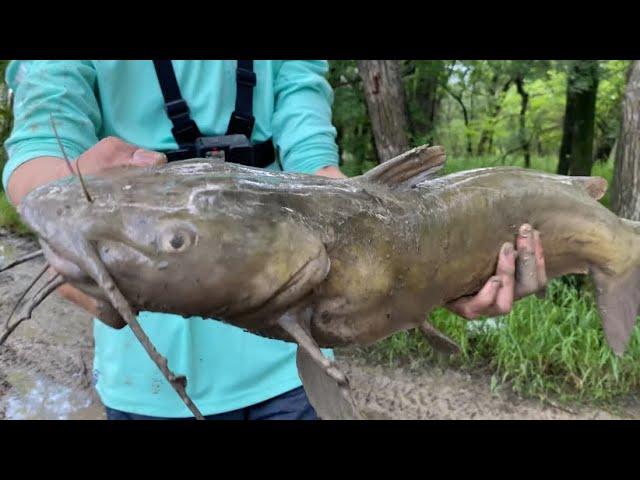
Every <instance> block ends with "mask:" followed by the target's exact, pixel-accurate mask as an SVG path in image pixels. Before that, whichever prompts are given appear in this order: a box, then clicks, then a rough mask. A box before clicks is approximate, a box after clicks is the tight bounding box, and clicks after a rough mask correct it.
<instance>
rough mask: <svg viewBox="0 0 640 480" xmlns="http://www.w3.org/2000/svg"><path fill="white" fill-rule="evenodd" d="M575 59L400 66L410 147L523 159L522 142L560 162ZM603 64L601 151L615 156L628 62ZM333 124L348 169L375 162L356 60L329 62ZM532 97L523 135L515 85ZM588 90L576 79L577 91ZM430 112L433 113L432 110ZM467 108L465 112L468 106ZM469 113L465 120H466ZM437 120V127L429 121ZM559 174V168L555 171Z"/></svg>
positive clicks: (599, 118) (598, 132)
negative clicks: (569, 75) (426, 146)
mask: <svg viewBox="0 0 640 480" xmlns="http://www.w3.org/2000/svg"><path fill="white" fill-rule="evenodd" d="M575 63H576V62H572V61H538V60H518V61H516V60H513V61H494V60H471V61H461V60H438V61H435V60H430V61H426V60H420V61H414V60H411V61H405V62H403V78H404V87H405V94H406V95H405V96H406V101H407V111H408V114H409V123H410V125H411V132H409V133H410V139H411V141H412V144H413V145H420V144H424V143H432V144H439V145H443V146H444V147H445V148H446V149H447V152H448V154H449V155H451V156H456V157H459V156H465V155H469V154H468V153H467V151H468V150H470V151H471V155H472V156H475V157H477V156H479V155H489V156H492V157H496V156H497V157H499V158H500V157H503V156H504V157H505V158H506V159H507V160H506V161H507V164H508V163H509V162H519V161H520V158H521V157H522V154H523V151H522V144H523V138H522V135H523V134H524V140H526V141H528V142H529V144H530V148H531V153H532V154H533V155H537V156H549V157H554V156H555V157H557V155H558V151H559V148H560V142H561V139H562V128H563V118H564V110H565V100H566V93H567V92H566V90H567V73H568V72H569V71H571V69H572V68H574V67H575ZM598 63H599V72H600V83H599V87H598V88H599V92H598V98H597V105H596V112H597V113H596V126H597V128H596V147H595V149H594V151H595V152H596V156H597V157H599V158H603V156H604V158H606V157H608V156H609V155H610V152H611V148H612V147H613V143H614V142H615V138H616V137H617V135H618V131H619V124H620V104H621V101H620V100H621V98H622V94H623V92H624V86H625V80H626V71H627V68H628V65H629V62H628V61H622V60H612V61H601V62H598ZM330 65H331V73H330V81H331V84H332V85H333V86H334V88H335V103H334V124H335V125H336V128H337V129H338V131H339V134H340V135H339V144H340V148H341V152H342V161H343V162H344V163H343V166H344V170H345V172H346V173H347V174H357V173H360V172H362V171H364V170H366V169H367V168H370V166H372V165H374V164H375V160H376V156H375V145H374V140H373V136H372V133H371V126H370V124H369V119H368V117H367V109H366V104H365V100H364V95H363V91H362V84H361V82H360V79H359V76H358V72H357V69H356V62H355V61H345V60H340V61H332V62H330ZM518 78H520V79H521V81H522V85H523V88H524V90H525V91H526V93H528V95H529V100H528V106H527V111H526V115H525V129H524V132H521V131H520V124H519V121H520V118H519V116H520V110H521V108H522V98H521V96H520V94H519V93H518V90H517V88H516V83H515V80H516V79H518ZM582 86H583V85H582V83H581V81H580V79H578V81H577V82H575V88H581V87H582ZM432 107H433V108H435V112H432V110H431V109H432ZM463 107H464V109H463ZM463 112H466V117H467V118H466V121H465V115H464V113H463ZM432 114H433V115H434V118H433V122H431V119H430V118H429V116H430V115H432ZM551 171H555V170H553V169H552V170H551Z"/></svg>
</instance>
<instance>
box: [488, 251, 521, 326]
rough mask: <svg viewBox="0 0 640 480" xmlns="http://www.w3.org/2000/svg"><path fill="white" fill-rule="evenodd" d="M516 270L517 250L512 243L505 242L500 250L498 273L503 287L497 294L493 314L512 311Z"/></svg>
mask: <svg viewBox="0 0 640 480" xmlns="http://www.w3.org/2000/svg"><path fill="white" fill-rule="evenodd" d="M515 272H516V251H515V250H514V248H513V245H512V244H511V243H505V244H504V245H502V249H501V250H500V257H499V258H498V267H497V268H496V275H497V276H498V277H499V278H500V280H501V281H502V288H501V289H500V291H499V292H498V294H497V296H496V302H495V310H494V311H493V312H492V314H493V315H504V314H505V313H509V312H510V311H511V307H512V306H513V299H514V286H515Z"/></svg>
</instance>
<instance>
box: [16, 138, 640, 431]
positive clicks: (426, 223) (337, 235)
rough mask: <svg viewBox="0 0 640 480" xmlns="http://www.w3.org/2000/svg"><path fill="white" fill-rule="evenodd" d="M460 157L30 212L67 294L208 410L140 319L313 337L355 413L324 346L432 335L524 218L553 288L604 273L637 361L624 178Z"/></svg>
mask: <svg viewBox="0 0 640 480" xmlns="http://www.w3.org/2000/svg"><path fill="white" fill-rule="evenodd" d="M443 163H444V151H443V149H442V148H441V147H431V148H427V147H420V148H418V149H415V150H413V151H411V152H408V153H407V154H405V155H402V156H400V157H398V158H396V159H394V160H391V161H389V162H386V163H385V164H383V165H380V166H378V167H377V168H374V169H373V170H371V171H369V172H368V173H366V174H364V175H362V176H359V177H355V178H351V179H345V180H335V179H328V178H322V177H317V176H310V175H301V174H292V173H274V172H267V171H264V170H258V169H252V168H248V167H242V166H238V165H233V164H228V163H224V162H220V161H210V160H209V161H207V160H202V159H194V160H187V161H182V162H177V163H171V164H168V165H165V166H161V167H154V168H150V169H135V170H127V171H123V172H119V173H115V174H113V175H111V176H109V177H105V178H89V179H86V186H87V189H88V191H89V193H90V195H91V197H92V201H91V202H88V201H86V200H85V199H84V198H83V196H82V193H81V191H80V188H79V185H78V183H77V182H74V181H73V180H70V179H67V180H66V181H59V182H56V183H53V184H49V185H46V186H43V187H41V188H38V189H37V190H35V191H33V192H32V193H31V194H30V195H28V196H27V197H25V198H24V200H23V201H22V203H21V205H20V213H21V215H22V218H23V219H24V221H25V222H26V223H27V224H28V225H29V227H31V228H32V229H33V230H34V231H35V232H36V233H37V235H38V237H39V239H40V243H41V245H42V248H43V251H44V254H45V257H46V259H47V261H48V263H49V264H50V265H51V266H53V267H54V268H55V269H56V270H57V271H58V272H59V273H60V275H61V276H62V278H61V280H59V282H62V281H66V282H69V283H71V284H72V285H74V286H75V287H77V288H79V289H81V290H83V291H84V292H86V293H89V294H91V295H93V296H95V297H97V298H100V299H102V300H104V310H103V311H104V312H105V315H104V319H111V322H112V323H114V322H118V319H120V321H122V320H121V319H124V320H125V321H126V323H127V324H129V326H130V327H131V328H132V329H133V330H134V333H135V334H136V335H137V336H138V338H139V339H141V340H142V341H143V342H146V343H145V347H146V348H147V350H148V352H149V353H150V354H151V355H152V357H153V358H154V360H155V361H156V362H157V363H158V365H159V366H160V367H161V368H162V369H163V372H165V374H166V375H167V377H168V379H169V380H170V381H171V383H172V385H174V387H175V388H176V390H177V391H178V393H179V394H180V395H181V396H182V398H183V399H184V400H185V402H187V404H188V405H190V408H192V411H194V413H195V414H196V416H199V412H198V411H197V408H196V407H195V406H194V405H193V403H190V399H189V397H188V396H187V394H186V389H185V383H186V382H185V381H184V380H185V379H184V378H181V377H175V376H173V374H172V373H171V372H170V371H169V370H168V368H167V365H166V360H165V359H164V358H163V357H162V356H160V355H159V354H158V353H157V352H156V351H155V349H153V347H152V346H151V345H150V344H149V343H148V339H147V338H146V335H145V334H144V332H143V331H142V330H141V329H140V327H139V325H138V324H137V321H136V319H135V312H138V311H140V310H148V311H156V312H169V313H175V314H180V315H184V316H202V317H205V318H217V319H221V320H222V321H224V322H228V323H229V324H232V325H235V326H237V327H241V328H243V329H246V330H248V331H249V332H253V333H255V334H258V335H263V336H266V337H269V338H274V339H281V340H285V341H293V342H296V343H297V344H298V345H299V348H298V368H299V372H300V376H301V378H302V380H303V383H304V386H305V389H306V391H307V393H308V395H309V398H310V400H311V403H312V404H313V405H314V407H316V409H317V410H318V412H319V414H320V415H321V416H322V417H323V418H353V417H354V415H356V416H357V412H356V411H355V409H354V407H353V404H352V401H351V397H350V396H349V391H348V381H347V379H346V378H345V376H344V375H343V374H342V373H341V372H340V371H339V370H338V369H337V368H336V367H335V365H334V364H333V363H332V362H330V361H329V360H328V359H327V358H326V357H324V356H323V355H322V353H321V351H320V349H319V347H336V346H344V345H368V344H371V343H373V342H376V341H378V340H380V339H383V338H385V337H387V336H389V335H391V334H393V333H394V332H398V331H401V330H406V329H411V328H414V327H417V326H421V325H423V323H424V321H425V317H426V316H427V314H428V313H429V312H430V311H431V310H433V309H434V308H436V307H439V306H441V305H444V304H445V303H447V302H450V301H452V300H454V299H457V298H460V297H462V296H465V295H470V294H473V293H475V292H477V291H478V290H479V288H480V287H481V286H482V285H483V284H484V283H485V282H486V281H487V280H488V279H489V278H490V277H491V275H492V274H493V273H494V271H495V268H496V262H497V252H498V251H499V249H500V247H501V245H502V244H503V243H504V242H510V241H513V238H514V236H515V235H516V233H517V229H518V226H519V225H521V224H523V223H529V224H531V225H532V226H533V228H535V229H537V230H539V232H540V235H541V238H542V243H543V248H544V252H545V259H546V268H547V275H548V277H549V278H553V277H557V276H560V275H564V274H567V273H590V274H591V275H592V276H593V280H594V282H595V286H596V290H597V291H596V293H597V303H598V307H599V311H600V313H601V316H602V321H603V326H604V331H605V334H606V338H607V339H608V341H609V344H610V345H611V347H612V348H613V349H614V351H615V352H616V353H618V354H621V353H622V352H624V350H625V348H626V345H627V343H628V340H629V337H630V335H631V332H632V328H633V326H634V324H635V319H636V315H637V314H638V307H639V305H640V284H639V279H640V269H639V267H640V235H639V233H640V226H639V225H638V224H636V223H634V222H630V221H626V220H623V219H620V218H618V217H617V216H616V215H614V214H613V213H612V212H611V211H609V210H608V209H606V208H605V207H603V206H602V205H601V204H600V203H598V202H597V201H596V199H597V198H600V197H601V196H602V195H603V194H604V191H605V189H606V182H605V181H604V180H603V179H601V178H598V177H566V176H558V175H552V174H546V173H541V172H538V171H533V170H526V169H519V168H486V169H478V170H471V171H466V172H461V173H457V174H452V175H446V176H438V175H436V174H435V172H437V171H438V170H439V169H440V168H441V167H442V165H443ZM185 321H188V320H185ZM121 325H122V326H124V325H125V323H124V322H123V323H122V324H121Z"/></svg>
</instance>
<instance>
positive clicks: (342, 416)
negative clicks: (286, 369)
mask: <svg viewBox="0 0 640 480" xmlns="http://www.w3.org/2000/svg"><path fill="white" fill-rule="evenodd" d="M296 313H301V314H300V315H296ZM309 318H310V315H308V313H302V312H295V313H294V312H287V313H285V314H284V315H282V316H281V317H280V318H279V319H278V325H280V327H281V328H282V329H283V330H285V331H286V332H287V333H288V334H289V335H290V336H291V337H292V338H293V339H294V340H295V341H296V342H297V343H298V352H297V354H296V363H297V366H298V374H299V375H300V379H301V380H302V385H303V387H304V390H305V392H306V394H307V397H308V398H309V403H311V406H313V408H314V409H315V411H316V413H317V414H318V416H319V417H320V418H321V419H322V420H362V419H363V416H362V414H361V413H360V411H359V410H358V408H357V407H356V405H355V402H354V400H353V397H352V395H351V388H350V387H349V380H348V379H347V377H346V375H344V374H343V373H342V372H341V371H340V370H339V369H338V368H337V367H336V366H335V365H334V364H333V362H331V361H330V360H329V359H328V358H327V357H325V356H324V355H323V354H322V351H321V350H320V347H318V344H317V343H316V342H315V341H314V340H313V338H312V337H311V334H310V333H309V329H308V327H305V326H304V324H305V323H308V320H309ZM305 320H306V322H305Z"/></svg>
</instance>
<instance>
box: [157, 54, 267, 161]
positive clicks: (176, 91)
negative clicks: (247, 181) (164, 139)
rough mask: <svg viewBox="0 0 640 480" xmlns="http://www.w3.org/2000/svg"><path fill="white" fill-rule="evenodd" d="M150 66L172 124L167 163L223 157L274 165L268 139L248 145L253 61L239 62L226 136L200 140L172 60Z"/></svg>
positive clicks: (228, 159) (249, 138) (251, 113)
mask: <svg viewBox="0 0 640 480" xmlns="http://www.w3.org/2000/svg"><path fill="white" fill-rule="evenodd" d="M153 65H154V67H155V70H156V75H157V77H158V82H160V89H161V90H162V96H163V97H164V102H165V110H166V112H167V115H168V116H169V119H170V120H171V123H172V124H173V128H172V129H171V133H172V134H173V138H175V140H176V142H177V143H178V149H177V150H172V151H169V152H165V153H166V155H167V160H168V161H169V162H173V161H176V160H184V159H188V158H206V157H212V158H214V157H222V158H223V159H224V161H226V162H231V163H239V164H241V165H246V166H249V167H258V168H265V167H267V166H269V165H271V164H272V163H273V162H274V161H275V151H274V147H273V142H272V141H271V139H269V140H267V141H266V142H262V143H257V144H253V143H252V142H251V132H252V131H253V125H254V123H255V118H254V116H253V87H255V85H256V74H255V73H254V71H253V60H238V68H237V70H236V86H237V94H236V106H235V110H234V111H233V113H232V114H231V119H230V120H229V126H228V127H227V132H226V134H225V135H219V136H211V137H205V136H203V135H202V133H200V129H199V128H198V126H197V125H196V123H195V122H194V121H193V119H192V118H191V116H190V114H189V113H190V112H189V106H188V105H187V102H185V101H184V99H183V98H182V95H181V94H180V88H179V87H178V81H177V80H176V74H175V72H174V70H173V65H172V63H171V60H154V61H153Z"/></svg>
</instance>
